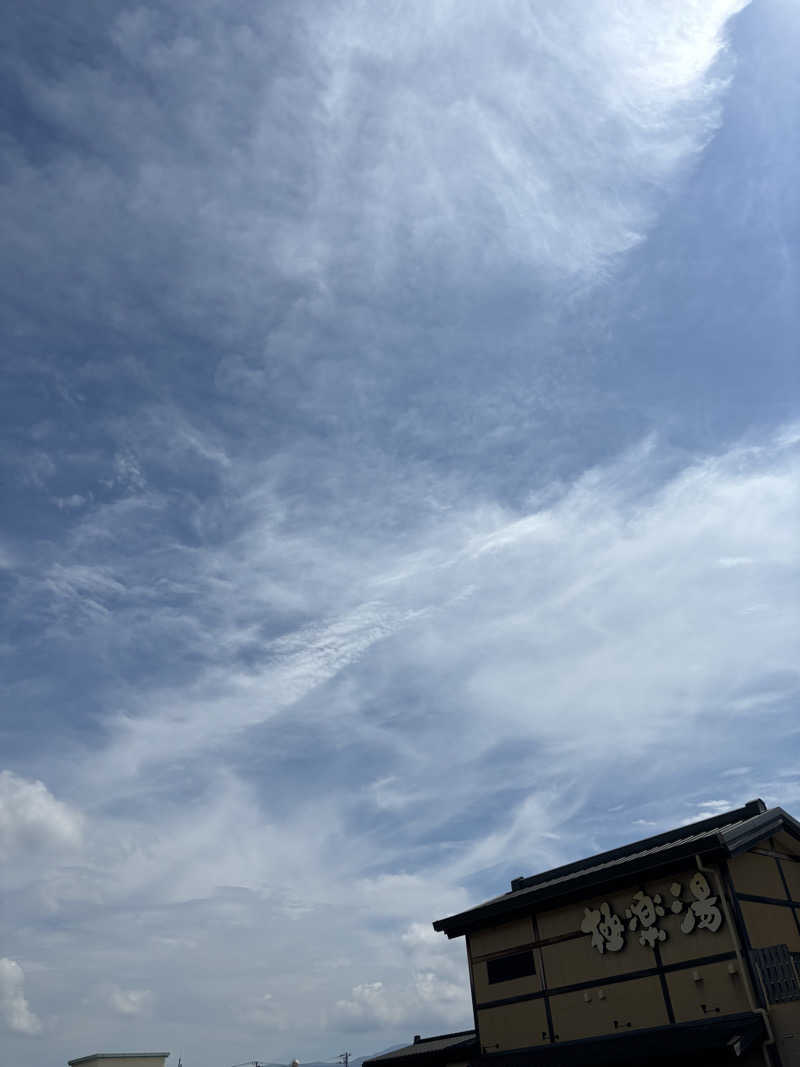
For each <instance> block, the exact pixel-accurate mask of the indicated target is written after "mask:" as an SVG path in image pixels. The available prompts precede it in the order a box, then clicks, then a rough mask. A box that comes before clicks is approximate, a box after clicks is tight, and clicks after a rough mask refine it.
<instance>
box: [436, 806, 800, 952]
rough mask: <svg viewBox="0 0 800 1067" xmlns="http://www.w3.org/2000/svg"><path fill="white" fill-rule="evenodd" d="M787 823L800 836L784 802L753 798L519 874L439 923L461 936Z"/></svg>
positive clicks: (729, 847) (747, 841)
mask: <svg viewBox="0 0 800 1067" xmlns="http://www.w3.org/2000/svg"><path fill="white" fill-rule="evenodd" d="M782 827H785V828H788V829H790V830H793V832H795V833H796V834H797V835H798V836H800V825H798V823H797V822H795V820H794V819H793V818H792V817H791V816H790V815H787V814H786V812H785V811H783V809H782V808H771V809H769V810H767V807H766V805H765V804H764V801H763V800H751V801H750V802H749V803H748V804H745V805H744V806H743V807H741V808H736V809H734V810H733V811H729V812H724V813H723V814H721V815H714V816H711V817H710V818H708V819H702V820H700V821H699V822H695V823H691V824H690V825H688V826H679V827H676V828H675V829H673V830H668V831H666V832H665V833H662V834H655V835H654V836H652V837H647V838H644V839H643V840H641V841H634V842H632V843H631V844H629V845H623V846H622V847H620V848H615V849H610V850H609V851H607V852H601V853H599V854H597V855H595V856H588V857H587V858H585V859H582V860H577V861H576V862H574V863H567V864H565V865H564V866H562V867H555V868H553V869H552V870H550V871H543V872H542V873H541V874H537V875H533V876H532V877H530V878H515V879H514V881H513V882H512V883H511V891H510V892H508V893H504V894H502V895H501V896H499V897H494V898H493V899H492V900H487V901H486V902H485V903H483V904H480V905H478V906H477V907H475V908H470V909H469V910H468V911H464V912H461V913H459V914H458V915H452V916H450V917H449V918H447V919H440V920H439V921H438V922H435V923H434V924H433V927H434V929H435V930H442V931H444V932H445V933H446V934H447V935H448V937H457V936H459V935H460V934H463V933H466V931H467V930H469V929H471V928H473V927H474V926H476V925H478V924H479V923H480V922H481V921H482V920H489V919H494V918H496V917H500V916H503V915H509V914H510V913H513V912H514V911H517V910H519V911H522V910H524V908H525V907H526V906H529V905H531V904H533V903H538V902H541V901H544V900H548V899H551V898H553V897H558V896H560V895H562V894H565V893H567V892H571V891H573V890H575V891H577V890H578V889H579V888H581V887H584V886H586V887H589V886H595V885H597V886H599V885H602V884H603V883H605V882H610V881H613V880H614V879H616V878H617V877H621V876H623V875H624V874H626V873H630V874H633V873H635V872H638V871H645V870H647V869H648V868H652V867H656V866H659V865H661V864H666V863H669V862H670V861H671V860H672V859H680V858H682V857H683V856H691V855H693V854H695V853H703V854H706V853H708V852H718V853H721V854H722V855H733V854H734V853H735V852H737V851H741V850H742V849H744V848H747V847H750V846H751V845H752V844H754V843H755V842H756V841H758V840H761V839H763V838H764V837H766V836H768V835H769V834H770V833H774V832H775V831H776V830H778V829H780V828H782Z"/></svg>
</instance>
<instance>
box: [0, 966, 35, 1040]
mask: <svg viewBox="0 0 800 1067" xmlns="http://www.w3.org/2000/svg"><path fill="white" fill-rule="evenodd" d="M0 1019H2V1021H3V1022H4V1023H5V1025H6V1026H7V1027H8V1029H9V1030H12V1031H14V1033H17V1034H29V1035H33V1034H38V1033H40V1032H41V1029H42V1024H41V1022H40V1021H39V1019H38V1018H37V1017H36V1015H35V1014H34V1012H33V1011H31V1008H30V1005H29V1004H28V1001H27V1000H26V999H25V975H24V973H23V970H22V968H21V967H20V965H19V964H18V963H17V962H16V961H15V960H9V959H6V958H5V957H4V958H3V959H0Z"/></svg>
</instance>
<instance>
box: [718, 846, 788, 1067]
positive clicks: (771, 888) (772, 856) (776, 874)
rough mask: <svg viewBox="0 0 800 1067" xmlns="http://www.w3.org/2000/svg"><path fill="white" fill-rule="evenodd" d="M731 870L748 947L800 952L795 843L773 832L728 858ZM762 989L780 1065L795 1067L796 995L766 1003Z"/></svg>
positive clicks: (767, 998) (767, 995)
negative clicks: (771, 836)
mask: <svg viewBox="0 0 800 1067" xmlns="http://www.w3.org/2000/svg"><path fill="white" fill-rule="evenodd" d="M730 872H731V880H732V882H733V888H734V891H735V892H736V895H737V897H738V898H739V907H740V909H741V912H742V918H743V920H744V924H745V927H746V929H747V935H748V938H749V941H750V944H751V945H752V947H753V948H754V949H767V948H771V947H774V946H778V945H785V946H786V947H787V948H788V949H789V952H796V953H800V842H797V841H795V839H794V838H793V837H791V836H790V835H789V834H786V833H780V834H777V835H776V836H775V837H773V838H770V839H768V840H765V841H762V842H760V843H759V845H758V846H757V848H756V849H754V850H751V851H750V852H746V853H744V854H743V855H741V856H736V857H735V858H734V859H733V860H731V862H730ZM747 897H760V898H762V899H760V900H753V899H750V900H748V899H747ZM792 903H797V905H798V907H793V906H792ZM762 994H763V996H764V997H765V999H766V1000H767V1001H768V1004H767V1010H768V1013H769V1018H770V1022H771V1025H772V1030H773V1033H774V1035H775V1044H776V1046H777V1050H778V1054H779V1055H780V1058H781V1063H782V1065H783V1067H800V1000H788V1001H784V1002H783V1003H769V999H770V997H769V990H768V988H767V987H766V985H765V984H764V983H762Z"/></svg>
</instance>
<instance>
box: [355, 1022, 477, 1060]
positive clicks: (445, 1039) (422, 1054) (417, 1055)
mask: <svg viewBox="0 0 800 1067" xmlns="http://www.w3.org/2000/svg"><path fill="white" fill-rule="evenodd" d="M477 1055H478V1037H477V1034H476V1033H475V1031H474V1030H459V1031H458V1032H457V1033H454V1034H438V1035H437V1036H436V1037H415V1038H414V1043H413V1045H406V1046H405V1047H404V1048H396V1049H392V1051H391V1052H384V1053H383V1054H382V1055H381V1056H373V1057H372V1059H370V1060H364V1062H363V1064H362V1067H372V1065H373V1064H374V1065H375V1067H406V1065H408V1067H411V1065H412V1064H413V1067H423V1064H424V1067H429V1065H430V1067H434V1065H438V1064H446V1063H464V1062H470V1063H472V1062H474V1061H475V1060H476V1058H477Z"/></svg>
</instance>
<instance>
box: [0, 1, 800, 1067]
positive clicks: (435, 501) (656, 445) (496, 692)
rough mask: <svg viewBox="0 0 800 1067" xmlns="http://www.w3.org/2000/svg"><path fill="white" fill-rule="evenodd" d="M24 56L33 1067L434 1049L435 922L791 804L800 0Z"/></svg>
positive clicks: (177, 16)
mask: <svg viewBox="0 0 800 1067" xmlns="http://www.w3.org/2000/svg"><path fill="white" fill-rule="evenodd" d="M2 25H3V29H2V33H3V35H4V38H5V40H4V44H5V46H6V47H5V48H4V49H3V55H4V57H5V58H4V59H3V62H2V66H1V67H0V84H1V85H2V96H3V100H4V103H5V109H4V119H3V127H2V142H1V150H0V208H1V211H0V218H2V220H3V222H2V227H3V241H2V249H3V253H2V263H1V265H0V281H1V282H2V287H1V289H0V294H1V295H0V300H2V316H0V318H1V320H2V323H3V334H4V336H3V350H4V355H5V359H4V368H5V375H4V382H5V388H4V389H3V390H2V393H1V394H0V403H1V404H2V420H1V421H0V433H2V444H3V447H2V451H1V452H0V463H2V468H3V470H2V483H0V484H1V485H2V489H1V490H0V491H2V494H3V501H2V515H3V523H2V532H1V533H0V589H2V593H3V596H2V600H1V602H0V619H1V620H2V623H1V625H2V631H1V632H0V655H2V677H3V679H4V683H3V684H4V695H3V716H2V720H0V754H1V755H2V760H1V761H0V772H1V773H0V858H2V861H3V862H2V902H3V903H2V908H0V1031H2V1040H3V1044H4V1047H6V1048H8V1049H9V1050H10V1055H11V1057H12V1059H13V1060H14V1062H15V1063H17V1064H19V1065H20V1067H27V1065H33V1064H39V1063H42V1062H44V1060H45V1059H47V1060H48V1061H52V1062H55V1063H58V1062H64V1061H66V1059H67V1058H71V1057H74V1056H79V1055H83V1054H85V1053H88V1052H91V1051H93V1050H95V1049H99V1048H106V1049H114V1048H126V1047H138V1048H164V1049H170V1050H172V1052H173V1054H174V1055H175V1056H176V1057H177V1054H178V1052H182V1053H183V1058H184V1062H185V1063H186V1065H187V1067H226V1065H228V1064H231V1063H236V1062H238V1061H241V1060H244V1059H250V1058H259V1059H264V1060H273V1061H278V1062H284V1061H285V1062H288V1060H289V1059H291V1058H292V1057H293V1056H297V1057H298V1058H299V1059H301V1060H303V1059H315V1058H326V1057H330V1056H332V1055H333V1054H336V1053H338V1052H340V1051H342V1050H343V1049H344V1048H348V1049H350V1050H351V1051H352V1052H353V1053H354V1054H359V1053H368V1052H373V1051H376V1050H378V1049H381V1048H384V1047H386V1046H388V1045H391V1044H396V1043H399V1042H403V1041H406V1040H408V1039H409V1038H410V1036H411V1035H412V1034H414V1033H420V1032H424V1033H432V1032H437V1031H448V1030H454V1029H459V1028H462V1027H465V1026H468V1025H469V1024H470V1018H471V1016H470V1012H469V1006H468V992H467V987H466V982H465V978H466V971H465V967H464V957H463V946H462V945H461V944H460V943H456V944H449V943H447V942H446V940H445V939H443V938H441V937H439V936H438V935H434V934H433V932H432V930H431V928H430V922H431V921H432V920H433V919H436V918H440V917H441V916H443V915H446V914H448V913H450V912H452V911H454V910H457V909H460V908H462V907H466V906H468V905H470V904H472V903H476V902H478V901H479V900H481V899H483V898H485V897H487V896H492V895H495V894H496V893H498V892H501V891H503V889H504V888H506V885H507V881H508V879H509V878H510V877H513V876H515V875H518V874H522V873H532V872H534V871H536V870H540V869H543V868H546V867H548V866H552V865H554V864H556V863H559V862H562V861H567V860H569V859H573V858H576V857H577V856H580V855H585V854H588V853H590V852H592V851H595V850H597V849H599V848H602V847H610V846H612V845H614V844H619V843H622V842H624V841H626V840H631V839H634V838H637V837H641V836H645V835H646V834H648V833H649V832H653V831H655V830H656V829H659V828H663V827H665V826H669V825H674V824H675V823H677V822H679V821H681V820H690V819H692V818H693V817H696V816H698V815H699V814H701V813H707V812H712V811H716V810H720V809H722V808H724V807H727V806H728V805H731V806H733V805H735V804H737V803H739V802H741V801H744V800H747V799H749V798H751V797H753V796H757V795H760V796H762V797H764V798H765V799H766V800H767V802H768V803H780V804H783V805H784V806H785V807H787V808H788V809H790V810H792V808H794V809H795V811H797V810H798V809H800V739H798V727H797V720H796V707H797V697H798V689H799V688H800V676H799V675H798V670H797V663H798V633H800V629H799V628H798V621H799V620H798V614H799V613H800V601H799V599H798V591H799V589H800V586H799V579H800V574H799V568H798V562H797V560H798V553H797V547H798V528H799V527H798V522H799V520H800V501H799V500H798V496H799V494H798V475H800V380H799V376H798V365H799V364H798V351H797V347H798V345H797V337H798V326H799V325H800V323H798V308H800V303H799V302H798V270H799V268H800V255H799V253H800V230H799V228H798V223H799V222H800V212H799V209H798V198H797V194H796V189H797V187H798V184H800V173H798V161H799V160H800V144H798V136H799V135H798V129H797V122H796V116H797V113H798V107H800V81H799V80H798V73H797V65H796V56H797V54H798V49H800V20H798V17H797V9H796V6H795V5H794V4H793V3H792V2H790V0H761V2H758V3H755V2H754V3H751V4H747V3H746V2H745V0H696V2H692V0H685V2H681V3H675V2H674V0H650V2H645V0H642V3H639V4H628V3H623V2H622V0H560V2H559V3H558V4H546V3H545V4H539V5H533V4H529V3H523V2H522V0H502V2H497V3H495V4H492V5H486V4H480V3H478V2H477V0H476V2H474V3H473V2H465V0H459V2H458V3H455V2H447V0H437V2H435V3H433V4H431V3H430V2H428V3H426V4H422V3H417V2H416V0H406V2H404V3H403V4H397V3H392V2H388V0H387V2H385V3H382V4H376V3H361V2H355V0H350V2H348V3H335V2H330V3H325V4H311V3H305V2H304V0H292V2H287V3H282V2H280V0H273V2H271V3H269V4H262V5H253V4H243V3H238V2H235V0H234V2H230V0H226V2H225V3H221V2H217V0H194V2H193V3H191V4H188V3H185V4H184V3H174V4H172V5H163V4H159V3H156V2H154V3H149V4H139V5H135V4H130V3H123V2H116V0H113V2H112V0H104V2H103V3H90V2H89V0H83V2H77V0H65V2H64V3H62V4H60V5H58V9H57V10H56V9H55V8H53V6H52V5H46V4H43V3H38V2H36V3H33V2H32V3H29V4H27V5H25V8H24V11H23V10H22V9H20V10H15V11H14V15H13V18H12V17H9V18H6V19H5V20H2Z"/></svg>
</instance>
